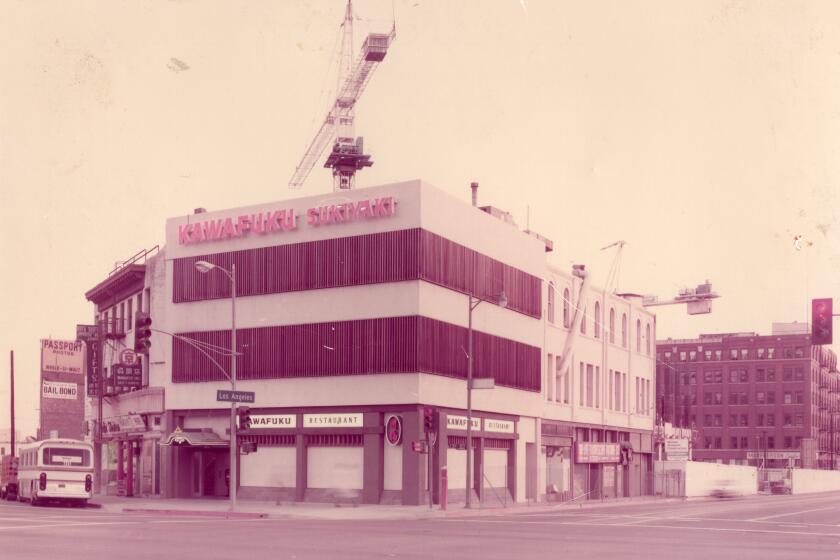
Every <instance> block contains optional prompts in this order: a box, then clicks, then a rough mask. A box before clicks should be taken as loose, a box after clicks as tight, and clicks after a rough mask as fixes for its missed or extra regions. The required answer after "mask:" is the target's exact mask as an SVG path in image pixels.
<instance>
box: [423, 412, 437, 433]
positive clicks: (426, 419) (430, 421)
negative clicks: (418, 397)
mask: <svg viewBox="0 0 840 560" xmlns="http://www.w3.org/2000/svg"><path fill="white" fill-rule="evenodd" d="M423 430H424V431H425V432H427V433H433V432H437V430H438V415H437V414H436V413H435V410H434V409H433V408H432V407H430V406H424V407H423Z"/></svg>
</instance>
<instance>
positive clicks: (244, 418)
mask: <svg viewBox="0 0 840 560" xmlns="http://www.w3.org/2000/svg"><path fill="white" fill-rule="evenodd" d="M236 413H237V414H238V415H239V429H240V430H247V429H248V428H250V427H251V409H250V408H248V407H247V406H241V407H239V408H237V409H236Z"/></svg>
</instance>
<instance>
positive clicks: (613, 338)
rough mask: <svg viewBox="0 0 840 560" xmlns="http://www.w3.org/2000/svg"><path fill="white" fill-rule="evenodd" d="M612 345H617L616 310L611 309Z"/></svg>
mask: <svg viewBox="0 0 840 560" xmlns="http://www.w3.org/2000/svg"><path fill="white" fill-rule="evenodd" d="M610 343H611V344H615V309H613V308H612V307H611V308H610Z"/></svg>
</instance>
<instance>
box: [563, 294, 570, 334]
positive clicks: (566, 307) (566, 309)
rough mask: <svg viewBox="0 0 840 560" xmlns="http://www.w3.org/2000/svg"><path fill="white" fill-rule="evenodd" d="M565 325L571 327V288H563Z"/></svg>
mask: <svg viewBox="0 0 840 560" xmlns="http://www.w3.org/2000/svg"><path fill="white" fill-rule="evenodd" d="M563 326H564V327H566V328H567V329H568V328H569V288H565V289H563Z"/></svg>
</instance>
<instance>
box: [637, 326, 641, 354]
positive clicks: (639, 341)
mask: <svg viewBox="0 0 840 560" xmlns="http://www.w3.org/2000/svg"><path fill="white" fill-rule="evenodd" d="M641 351H642V321H641V320H639V319H636V352H641Z"/></svg>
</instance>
